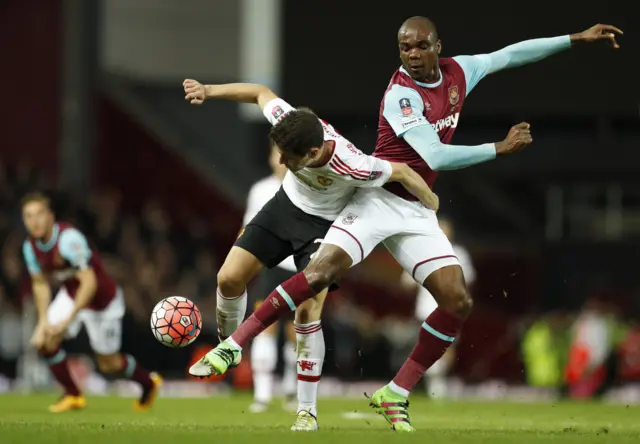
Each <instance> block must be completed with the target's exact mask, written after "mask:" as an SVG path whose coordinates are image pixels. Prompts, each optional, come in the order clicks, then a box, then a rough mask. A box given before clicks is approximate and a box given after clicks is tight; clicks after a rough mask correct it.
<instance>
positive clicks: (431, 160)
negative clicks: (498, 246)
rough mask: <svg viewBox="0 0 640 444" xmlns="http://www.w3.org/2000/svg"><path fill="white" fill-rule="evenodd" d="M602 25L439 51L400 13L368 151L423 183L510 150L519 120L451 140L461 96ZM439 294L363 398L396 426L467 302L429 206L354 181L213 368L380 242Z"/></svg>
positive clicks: (523, 133)
mask: <svg viewBox="0 0 640 444" xmlns="http://www.w3.org/2000/svg"><path fill="white" fill-rule="evenodd" d="M616 33H621V31H620V30H619V29H617V28H615V27H613V26H610V25H596V26H594V27H592V28H589V29H588V30H586V31H584V32H581V33H578V34H572V35H565V36H561V37H554V38H545V39H536V40H528V41H524V42H521V43H517V44H515V45H511V46H508V47H506V48H504V49H501V50H499V51H496V52H493V53H491V54H482V55H475V56H459V57H453V58H442V59H441V58H440V51H441V49H442V43H441V42H440V39H439V38H438V33H437V31H436V28H435V25H434V24H433V22H431V21H430V20H429V19H427V18H425V17H412V18H410V19H408V20H406V21H405V22H404V23H403V24H402V26H401V27H400V30H399V31H398V47H399V50H400V59H401V61H402V67H400V68H399V69H398V70H397V71H396V72H395V73H394V74H393V76H392V78H391V82H390V83H389V86H388V88H387V91H386V93H385V96H384V99H383V101H382V105H381V107H380V118H379V123H378V142H377V144H376V150H375V152H374V156H375V157H377V158H380V159H386V160H389V161H394V162H402V163H405V164H407V165H409V166H410V167H411V168H412V169H413V170H414V171H416V172H417V173H419V174H420V175H421V176H422V177H423V178H424V179H425V181H426V182H427V183H428V184H430V185H431V184H433V183H434V181H435V178H436V176H437V174H438V172H439V171H446V170H455V169H460V168H465V167H469V166H472V165H475V164H479V163H482V162H485V161H489V160H492V159H495V158H496V157H497V156H504V155H508V154H512V153H515V152H517V151H519V150H521V149H522V148H524V147H525V146H527V145H529V144H531V142H532V140H533V139H532V137H531V133H530V128H529V125H528V124H527V123H521V124H519V125H516V126H514V127H513V128H511V130H510V131H509V133H508V134H507V137H506V138H505V139H504V140H503V141H501V142H496V143H485V144H483V145H477V146H463V145H451V144H449V142H450V141H451V137H452V136H453V133H454V131H455V129H456V128H457V126H458V120H459V117H460V112H461V109H462V106H463V104H464V101H465V98H466V97H467V95H468V94H469V92H470V91H471V90H472V89H473V88H474V87H475V86H476V85H477V83H478V82H479V81H480V80H481V79H482V78H483V77H485V76H486V75H488V74H491V73H494V72H497V71H500V70H502V69H505V68H513V67H516V66H520V65H524V64H527V63H532V62H536V61H539V60H542V59H544V58H545V57H548V56H550V55H552V54H554V53H557V52H560V51H562V50H565V49H569V48H570V47H571V46H572V45H575V44H578V43H590V42H597V41H601V40H607V41H610V42H611V43H612V44H613V46H614V47H615V48H617V47H618V44H617V42H616V40H615V34H616ZM381 242H382V243H383V244H384V245H385V247H386V248H387V249H388V250H389V251H390V252H391V254H392V255H393V256H394V257H395V258H396V260H397V261H398V263H400V265H402V267H403V268H404V269H405V270H406V271H407V272H409V273H410V274H411V276H412V277H413V279H415V280H416V281H417V282H418V283H420V284H421V285H423V286H424V287H425V288H427V290H429V292H430V293H431V294H432V295H433V297H434V298H435V299H436V301H437V302H438V308H436V309H435V310H434V311H433V312H432V313H431V314H430V315H429V317H428V318H427V319H426V321H425V322H424V323H423V324H422V329H421V330H420V334H419V339H418V343H417V344H416V346H415V348H414V350H413V351H412V353H411V355H410V356H409V358H408V359H407V361H406V362H405V364H404V365H403V366H402V368H401V369H400V371H399V372H398V374H397V375H396V377H395V378H394V379H393V381H392V382H391V383H389V384H388V385H386V386H385V387H383V388H382V389H380V390H378V391H377V392H376V393H374V394H373V396H372V399H371V405H372V406H373V407H375V408H376V410H377V411H378V412H379V413H380V414H382V415H383V416H384V418H385V419H386V420H387V421H388V422H389V423H390V424H391V425H392V426H393V428H394V429H395V430H399V431H413V430H414V429H413V427H412V426H411V424H410V422H409V414H408V406H409V404H408V401H407V399H408V396H409V393H410V391H411V390H412V389H413V387H414V386H415V385H416V384H417V383H418V381H419V380H420V379H421V378H422V376H423V375H424V373H425V371H426V370H427V369H428V368H429V367H431V365H433V363H434V362H436V361H437V360H438V359H440V357H441V356H442V355H443V353H444V352H445V351H446V350H447V348H448V347H449V346H450V345H451V344H452V343H453V342H454V341H455V338H456V336H457V335H458V332H459V331H460V329H461V327H462V324H463V323H464V319H465V318H466V317H467V316H468V315H469V313H470V312H471V308H472V300H471V297H470V295H469V293H468V291H467V287H466V285H465V281H464V277H463V274H462V270H461V268H460V265H459V261H458V259H457V258H456V256H455V252H454V251H453V248H452V246H451V243H450V242H449V240H448V239H447V237H446V236H445V235H444V233H443V232H442V230H441V229H440V228H439V226H438V220H437V217H436V214H435V212H433V211H431V210H430V209H428V208H424V207H423V206H422V205H420V203H419V202H416V201H415V199H414V198H413V197H412V196H410V195H408V194H407V193H406V192H405V191H404V190H403V189H400V188H398V187H396V186H394V184H389V185H386V186H385V187H384V188H371V189H363V190H359V192H358V193H356V194H355V195H354V197H353V199H352V200H351V202H350V203H349V204H348V205H347V206H346V207H345V209H344V210H343V211H342V214H341V215H340V216H339V217H338V218H337V219H336V221H335V222H334V224H333V225H332V227H331V229H330V230H329V232H328V233H327V235H326V236H325V238H324V241H323V243H322V246H321V247H320V249H319V250H318V252H317V253H316V255H315V256H314V258H313V260H312V261H311V263H310V264H309V265H308V266H307V267H306V268H305V270H304V271H303V272H301V273H299V274H298V275H296V276H294V277H293V278H291V279H290V280H289V281H287V282H284V283H283V284H282V285H281V286H279V287H278V288H277V289H276V290H275V291H273V292H272V293H271V295H270V296H269V298H267V300H266V302H265V303H264V304H263V305H262V306H261V307H260V308H259V309H258V310H257V311H256V312H255V313H254V314H253V315H251V316H250V317H249V318H248V319H247V320H246V321H245V322H244V323H243V324H242V325H240V326H239V327H238V329H237V330H236V332H235V333H234V334H233V335H232V336H231V337H230V338H229V339H228V340H227V341H225V342H223V343H222V344H220V345H219V346H218V347H217V349H216V350H214V351H213V352H212V353H210V356H211V358H210V359H209V362H210V364H211V367H212V369H213V371H215V372H216V373H219V374H220V373H224V372H225V371H226V369H227V367H228V362H229V360H230V359H231V360H232V359H234V358H235V357H236V356H238V355H239V352H240V350H241V349H242V347H243V346H244V345H246V343H247V342H248V341H249V340H250V339H251V338H252V337H254V336H255V335H256V334H259V333H260V332H261V331H262V330H263V329H264V328H266V327H267V326H269V325H270V324H271V323H273V322H274V321H275V320H276V319H278V317H280V316H282V315H283V314H284V313H285V312H286V307H285V305H289V304H290V305H294V306H295V305H297V304H300V303H302V302H304V301H305V300H307V299H308V298H310V297H313V296H314V295H315V294H316V293H317V292H318V291H320V290H321V289H323V288H326V287H327V285H330V284H331V283H332V282H335V281H336V280H337V279H339V278H340V277H341V276H342V275H343V274H344V273H345V272H346V271H347V270H348V269H349V268H350V267H352V266H353V265H356V264H357V263H359V262H361V261H362V260H364V258H365V257H367V256H368V255H369V253H370V252H371V251H372V250H373V248H374V247H375V246H376V245H378V244H379V243H381Z"/></svg>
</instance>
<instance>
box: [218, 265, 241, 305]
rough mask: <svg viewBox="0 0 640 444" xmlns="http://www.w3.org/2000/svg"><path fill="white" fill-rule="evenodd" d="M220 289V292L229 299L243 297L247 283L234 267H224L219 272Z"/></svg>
mask: <svg viewBox="0 0 640 444" xmlns="http://www.w3.org/2000/svg"><path fill="white" fill-rule="evenodd" d="M217 279H218V287H219V288H220V292H221V293H222V294H223V295H224V296H225V297H227V298H234V297H238V296H240V295H242V293H244V290H245V288H246V287H247V283H246V281H245V278H244V276H243V275H242V273H241V272H239V270H237V269H234V268H232V267H224V266H223V267H222V268H221V269H220V271H219V272H218V278H217Z"/></svg>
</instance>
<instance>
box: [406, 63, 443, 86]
mask: <svg viewBox="0 0 640 444" xmlns="http://www.w3.org/2000/svg"><path fill="white" fill-rule="evenodd" d="M400 72H401V73H402V74H404V75H406V76H408V77H409V78H410V79H411V80H413V78H412V77H411V76H410V75H409V73H408V72H407V71H406V70H405V69H404V68H403V67H402V66H401V67H400ZM438 72H439V73H440V78H439V79H438V81H437V82H433V83H424V82H418V81H417V80H413V81H414V82H415V83H416V85H418V86H422V87H423V88H437V87H438V86H440V84H441V83H442V71H441V70H440V67H438Z"/></svg>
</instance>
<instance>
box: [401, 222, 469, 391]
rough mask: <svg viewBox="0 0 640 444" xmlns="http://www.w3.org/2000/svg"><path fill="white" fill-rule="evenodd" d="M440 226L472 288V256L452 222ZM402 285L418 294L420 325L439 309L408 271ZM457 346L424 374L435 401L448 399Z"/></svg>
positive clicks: (403, 276) (426, 386)
mask: <svg viewBox="0 0 640 444" xmlns="http://www.w3.org/2000/svg"><path fill="white" fill-rule="evenodd" d="M438 223H439V225H440V228H441V229H442V231H443V232H444V234H445V236H447V238H448V239H449V240H450V241H451V246H452V247H453V251H454V253H455V255H456V257H457V258H458V261H459V262H460V267H461V268H462V272H463V274H464V278H465V281H466V282H467V287H469V288H471V287H472V286H473V283H474V282H475V280H476V269H475V267H474V266H473V261H472V260H471V255H470V254H469V252H468V251H467V249H466V248H465V247H463V246H462V245H460V244H458V243H456V242H455V240H454V234H455V233H454V229H453V223H452V222H451V220H449V219H446V218H440V219H439V222H438ZM402 283H403V285H406V286H407V287H410V288H415V291H416V292H417V294H416V311H415V314H416V318H417V319H418V320H419V321H420V323H422V322H424V320H425V319H427V317H429V315H430V314H431V313H433V311H434V310H435V309H436V308H437V307H438V303H437V302H436V300H435V298H434V297H433V295H432V294H431V293H430V292H429V290H427V289H426V288H424V287H423V286H422V285H418V283H417V282H416V281H415V280H414V279H413V278H412V277H411V275H410V274H409V273H407V272H406V271H405V272H404V273H403V274H402ZM455 355H456V352H455V346H451V347H449V348H448V349H447V351H446V352H445V354H444V355H443V356H442V358H440V359H439V360H438V361H436V362H435V364H433V365H432V366H431V367H430V368H429V369H428V370H427V371H426V372H425V374H424V376H425V377H424V383H425V389H426V392H427V395H428V396H429V397H431V398H433V399H440V398H446V397H447V392H448V390H447V374H448V373H449V370H450V369H451V367H452V366H453V362H454V361H455Z"/></svg>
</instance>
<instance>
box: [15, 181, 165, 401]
mask: <svg viewBox="0 0 640 444" xmlns="http://www.w3.org/2000/svg"><path fill="white" fill-rule="evenodd" d="M22 218H23V221H24V225H25V227H26V229H27V232H28V236H29V237H28V238H27V240H26V241H25V242H24V245H23V255H24V259H25V262H26V264H27V269H28V271H29V274H30V275H31V282H32V291H33V298H34V300H35V305H36V309H37V313H38V324H37V326H36V329H35V332H34V333H33V337H32V339H31V342H32V344H33V345H34V347H36V348H37V349H38V351H39V352H40V354H41V355H42V356H43V357H44V358H45V359H46V360H47V362H48V364H49V368H50V369H51V373H52V374H53V376H54V377H55V379H56V380H57V381H58V382H59V383H60V385H62V387H63V389H64V395H63V396H62V398H61V399H60V400H59V401H58V402H57V403H55V404H53V405H51V406H50V407H49V410H50V411H51V412H54V413H58V412H64V411H68V410H75V409H80V408H83V407H85V405H86V400H85V398H84V397H83V396H82V393H81V390H80V388H79V387H78V386H77V384H76V383H75V381H74V380H73V378H72V376H71V374H70V372H69V367H68V365H67V355H66V353H65V351H64V350H63V349H62V348H61V347H60V344H61V342H62V341H63V339H64V338H65V337H67V336H75V335H77V334H78V332H79V330H80V328H81V326H82V324H84V326H85V328H86V330H87V334H88V336H89V343H90V345H91V348H92V349H93V351H94V353H95V358H96V362H97V365H98V369H99V370H100V371H101V372H102V373H104V374H110V375H119V374H122V375H123V376H125V377H126V378H128V379H130V380H132V381H135V382H137V383H139V384H140V386H141V387H142V396H141V397H140V399H139V400H138V401H137V403H136V404H135V408H136V409H138V410H146V409H148V408H149V407H150V406H151V404H152V402H153V400H154V398H155V396H156V394H157V391H158V388H159V387H160V385H161V383H162V380H161V378H160V376H159V375H157V374H155V373H149V372H148V371H147V370H145V369H144V368H142V367H141V366H140V365H139V364H138V363H137V361H136V359H135V358H134V357H133V356H131V355H123V354H122V353H120V346H121V342H122V317H123V316H124V312H125V303H124V297H123V294H122V290H121V289H120V288H119V287H118V286H117V285H116V283H115V282H114V281H113V279H112V278H111V277H110V276H109V274H108V273H107V272H106V270H105V267H104V265H103V263H102V260H101V258H100V255H99V254H98V252H97V251H95V250H94V249H92V248H91V247H90V246H89V244H88V242H87V239H86V238H85V237H84V235H83V234H82V233H80V231H78V230H77V229H75V228H73V227H72V226H70V225H69V224H66V223H63V222H56V221H55V216H54V214H53V211H52V210H51V206H50V202H49V199H48V198H47V197H46V196H45V195H43V194H40V193H33V194H28V195H27V196H25V197H24V198H23V200H22ZM50 282H52V283H54V284H55V285H59V286H60V288H59V290H58V293H57V294H56V296H55V298H53V300H51V287H50V285H49V284H50Z"/></svg>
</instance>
